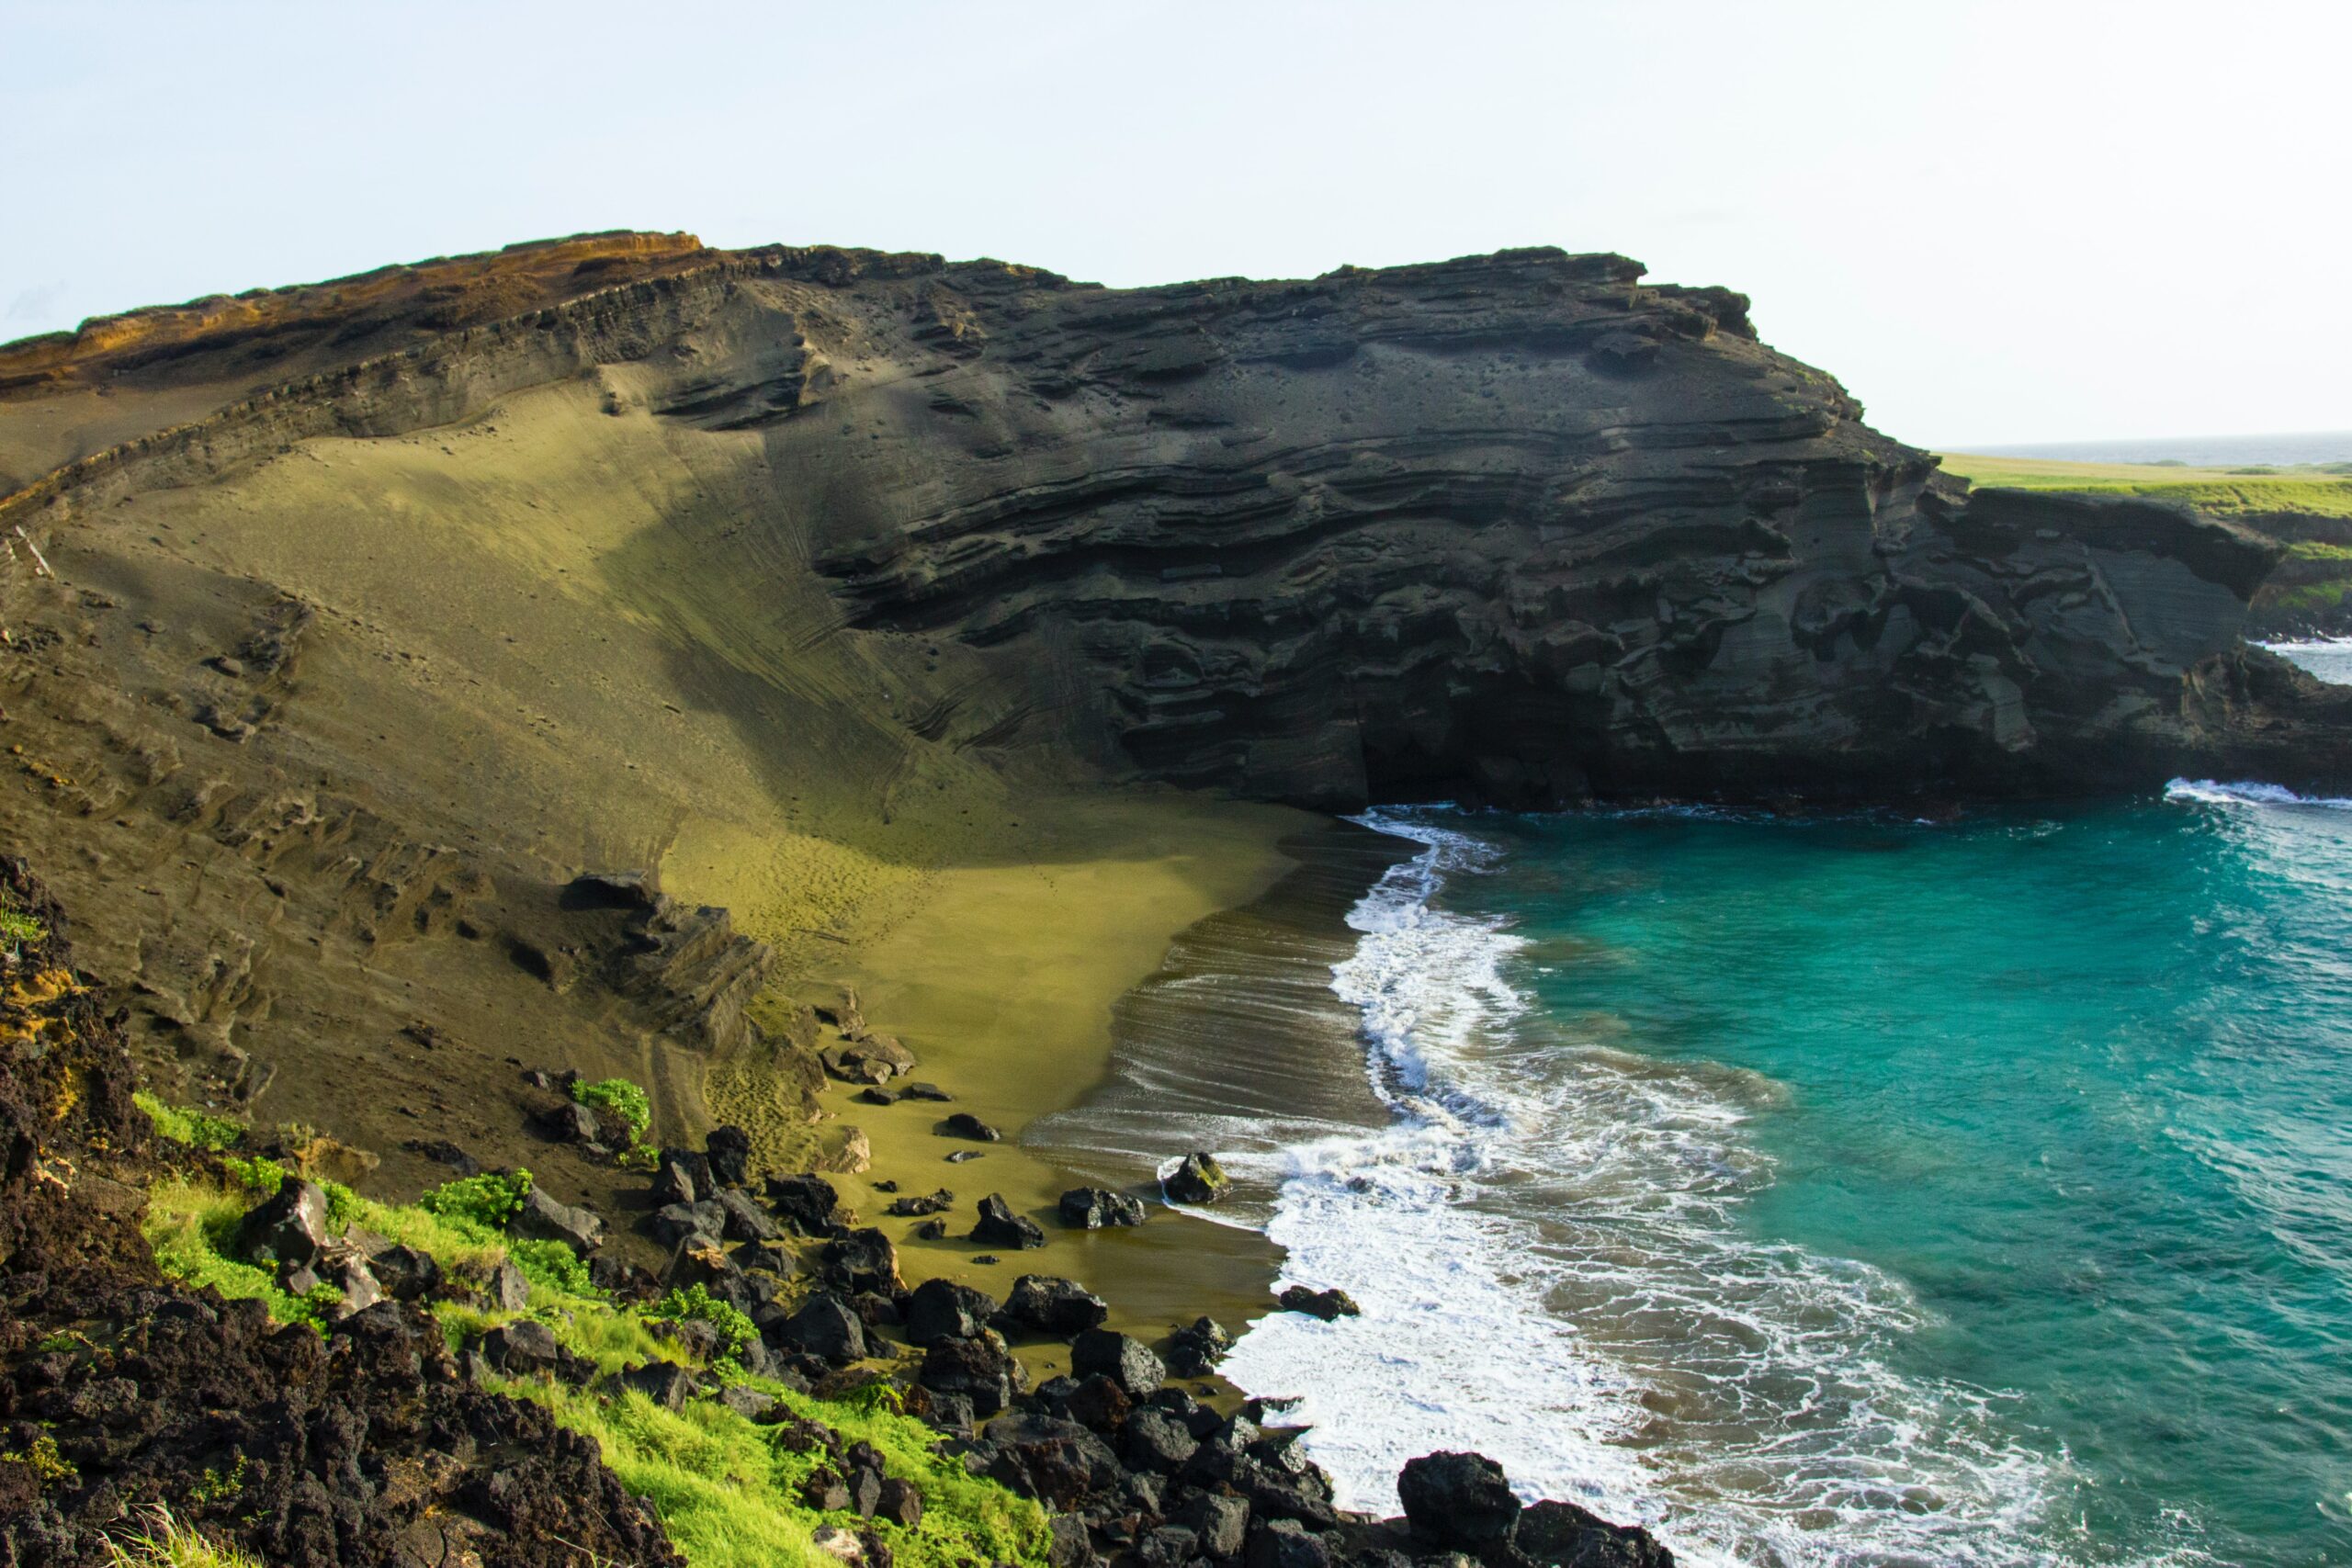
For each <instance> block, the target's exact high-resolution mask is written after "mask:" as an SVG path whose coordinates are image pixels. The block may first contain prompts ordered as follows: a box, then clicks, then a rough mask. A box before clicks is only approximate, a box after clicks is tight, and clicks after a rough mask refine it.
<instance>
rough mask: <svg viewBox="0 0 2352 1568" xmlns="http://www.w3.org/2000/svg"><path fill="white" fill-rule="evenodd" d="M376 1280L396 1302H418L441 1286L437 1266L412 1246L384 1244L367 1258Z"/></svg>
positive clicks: (424, 1253)
mask: <svg viewBox="0 0 2352 1568" xmlns="http://www.w3.org/2000/svg"><path fill="white" fill-rule="evenodd" d="M368 1267H369V1268H370V1269H373V1270H374V1271H375V1275H376V1282H377V1284H379V1286H381V1287H382V1288H383V1292H384V1294H386V1295H388V1296H390V1297H391V1298H392V1300H394V1301H396V1302H419V1301H424V1300H425V1299H426V1298H428V1297H430V1296H431V1295H432V1294H433V1293H434V1292H435V1291H437V1290H439V1289H440V1288H441V1265H440V1264H439V1263H438V1262H436V1261H435V1259H434V1257H433V1254H431V1253H429V1252H420V1251H418V1250H417V1249H416V1248H415V1247H386V1248H384V1250H383V1251H381V1252H379V1253H378V1254H376V1256H375V1257H373V1258H369V1259H368Z"/></svg>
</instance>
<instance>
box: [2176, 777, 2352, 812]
mask: <svg viewBox="0 0 2352 1568" xmlns="http://www.w3.org/2000/svg"><path fill="white" fill-rule="evenodd" d="M2165 799H2166V800H2186V801H2192V802H2195V803H2196V804H2198V805H2200V806H2309V807H2322V808H2324V809H2325V810H2329V811H2352V799H2347V798H2346V797H2344V796H2342V795H2297V794H2296V793H2295V792H2294V791H2293V790H2290V789H2287V788H2284V787H2283V786H2281V785H2278V784H2261V783H2257V782H2256V781H2254V780H2251V779H2241V780H2239V781H2237V782H2236V783H2233V784H2223V783H2222V782H2221V781H2220V780H2218V779H2175V780H2173V781H2172V782H2171V783H2170V784H2166V785H2165Z"/></svg>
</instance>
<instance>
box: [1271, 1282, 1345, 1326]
mask: <svg viewBox="0 0 2352 1568" xmlns="http://www.w3.org/2000/svg"><path fill="white" fill-rule="evenodd" d="M1280 1300H1281V1302H1282V1309H1283V1311H1284V1312H1303V1313H1305V1314H1306V1315H1307V1316H1309V1317H1319V1318H1321V1319H1322V1320H1323V1321H1324V1322H1326V1323H1329V1322H1331V1321H1332V1320H1334V1319H1335V1318H1342V1317H1358V1316H1361V1315H1362V1314H1363V1308H1362V1307H1360V1306H1358V1305H1356V1299H1355V1298H1354V1297H1353V1296H1351V1295H1350V1294H1348V1292H1345V1291H1341V1290H1329V1291H1311V1290H1309V1289H1307V1288H1306V1286H1305V1285H1292V1286H1290V1287H1289V1288H1288V1289H1286V1290H1284V1291H1283V1293H1282V1296H1281V1298H1280Z"/></svg>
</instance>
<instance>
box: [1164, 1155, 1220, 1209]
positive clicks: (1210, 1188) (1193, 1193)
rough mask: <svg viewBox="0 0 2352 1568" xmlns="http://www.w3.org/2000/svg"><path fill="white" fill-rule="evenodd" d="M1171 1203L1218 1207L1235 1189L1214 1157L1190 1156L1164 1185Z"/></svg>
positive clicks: (1187, 1156)
mask: <svg viewBox="0 0 2352 1568" xmlns="http://www.w3.org/2000/svg"><path fill="white" fill-rule="evenodd" d="M1159 1185H1160V1188H1161V1190H1163V1191H1165V1192H1166V1193H1167V1194H1168V1197H1169V1201H1170V1202H1176V1203H1214V1202H1216V1201H1217V1200H1218V1199H1220V1198H1222V1197H1224V1196H1225V1194H1226V1190H1227V1188H1229V1187H1230V1186H1232V1185H1233V1179H1232V1178H1231V1177H1229V1176H1227V1175H1226V1173H1225V1168H1224V1167H1223V1166H1221V1165H1219V1164H1217V1163H1216V1156H1215V1155H1212V1154H1202V1153H1195V1154H1189V1155H1186V1156H1184V1158H1183V1160H1182V1162H1181V1163H1180V1164H1179V1165H1178V1166H1177V1167H1176V1168H1175V1169H1174V1170H1172V1171H1170V1172H1169V1173H1168V1175H1167V1176H1166V1177H1165V1178H1164V1179H1162V1180H1161V1181H1160V1184H1159Z"/></svg>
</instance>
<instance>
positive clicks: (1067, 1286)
mask: <svg viewBox="0 0 2352 1568" xmlns="http://www.w3.org/2000/svg"><path fill="white" fill-rule="evenodd" d="M1004 1314H1005V1316H1007V1317H1009V1318H1011V1319H1012V1321H1013V1322H1015V1323H1017V1324H1019V1325H1021V1326H1022V1327H1023V1328H1033V1329H1035V1330H1036V1331H1037V1332H1038V1333H1040V1334H1050V1335H1053V1336H1054V1337H1057V1338H1060V1339H1069V1338H1073V1337H1077V1336H1078V1335H1080V1334H1083V1333H1085V1332H1086V1331H1087V1330H1088V1329H1090V1328H1100V1327H1101V1326H1102V1325H1103V1319H1104V1318H1106V1317H1108V1316H1109V1315H1110V1314H1111V1309H1110V1307H1109V1305H1108V1304H1107V1303H1105V1302H1104V1301H1103V1298H1102V1297H1101V1296H1098V1295H1096V1294H1095V1293H1094V1292H1091V1291H1090V1290H1088V1289H1086V1287H1084V1286H1083V1285H1080V1284H1079V1283H1078V1282H1077V1281H1076V1280H1063V1279H1057V1278H1056V1277H1055V1276H1053V1275H1050V1274H1023V1275H1022V1276H1021V1278H1019V1279H1018V1280H1014V1281H1012V1296H1011V1297H1010V1298H1009V1299H1008V1300H1007V1301H1006V1302H1005V1303H1004Z"/></svg>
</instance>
